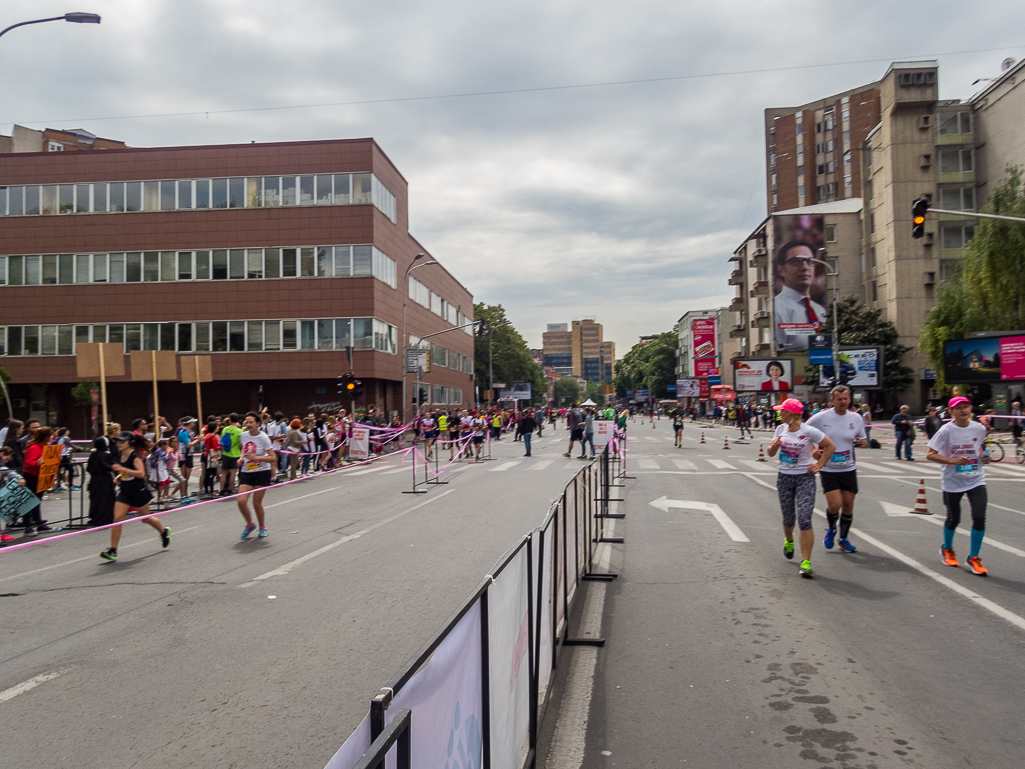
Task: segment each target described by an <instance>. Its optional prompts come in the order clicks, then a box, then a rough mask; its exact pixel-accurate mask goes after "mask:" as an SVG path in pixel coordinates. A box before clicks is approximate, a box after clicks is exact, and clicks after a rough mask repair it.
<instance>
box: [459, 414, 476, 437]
mask: <svg viewBox="0 0 1025 769" xmlns="http://www.w3.org/2000/svg"><path fill="white" fill-rule="evenodd" d="M459 424H460V425H462V428H463V435H469V434H470V433H472V432H473V417H463V418H462V419H460V420H459Z"/></svg>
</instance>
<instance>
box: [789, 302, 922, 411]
mask: <svg viewBox="0 0 1025 769" xmlns="http://www.w3.org/2000/svg"><path fill="white" fill-rule="evenodd" d="M882 314H883V310H882V308H881V307H867V306H864V305H862V306H859V305H858V300H857V299H855V298H854V297H853V296H849V297H847V298H846V299H841V300H840V302H839V304H838V305H837V315H838V321H839V325H840V344H841V345H843V346H852V347H853V346H856V345H882V347H883V390H884V391H885V392H888V393H889V392H892V393H898V392H900V391H902V390H906V389H907V388H909V387H911V385H912V384H914V381H915V377H914V373H915V372H914V371H912V370H911V369H910V368H908V367H907V366H905V365H904V363H903V362H902V361H903V359H904V353H906V352H907V351H908V350H910V349H911V348H910V347H908V346H906V345H903V344H900V343H898V341H897V339H898V337H899V335H898V333H897V327H896V326H894V325H893V323H891V322H890V321H888V320H882V317H881V316H882ZM822 333H823V334H832V333H833V313H832V308H830V313H829V321H828V322H827V323H826V324H825V325H824V327H823V328H822ZM818 368H819V367H818V366H813V367H811V368H809V370H808V372H807V373H806V376H809V375H810V376H812V378H813V381H815V382H818Z"/></svg>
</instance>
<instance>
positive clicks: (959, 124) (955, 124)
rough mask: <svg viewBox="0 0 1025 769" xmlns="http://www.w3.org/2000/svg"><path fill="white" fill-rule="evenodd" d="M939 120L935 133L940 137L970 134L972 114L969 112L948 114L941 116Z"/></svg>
mask: <svg viewBox="0 0 1025 769" xmlns="http://www.w3.org/2000/svg"><path fill="white" fill-rule="evenodd" d="M939 119H940V125H939V128H938V129H937V131H938V133H939V134H940V136H949V135H950V134H970V133H971V132H972V113H970V112H948V113H946V114H941V115H940V116H939Z"/></svg>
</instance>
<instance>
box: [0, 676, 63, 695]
mask: <svg viewBox="0 0 1025 769" xmlns="http://www.w3.org/2000/svg"><path fill="white" fill-rule="evenodd" d="M67 672H68V668H61V669H60V670H53V671H51V672H49V673H40V674H39V675H37V676H35V677H34V678H30V679H29V680H27V681H22V682H21V683H20V684H18V685H17V686H12V687H11V688H10V689H4V690H3V691H2V692H0V702H7V701H8V700H13V699H14V698H15V697H17V696H18V695H19V694H24V693H25V692H30V691H32V690H33V689H35V688H36V687H37V686H39V684H41V683H45V682H46V681H52V680H53V679H55V678H56V677H57V676H59V675H61V674H62V673H67Z"/></svg>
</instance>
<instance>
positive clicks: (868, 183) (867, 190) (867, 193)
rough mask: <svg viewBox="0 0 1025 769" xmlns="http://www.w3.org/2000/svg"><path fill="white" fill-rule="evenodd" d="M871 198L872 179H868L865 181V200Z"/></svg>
mask: <svg viewBox="0 0 1025 769" xmlns="http://www.w3.org/2000/svg"><path fill="white" fill-rule="evenodd" d="M871 199H872V180H871V179H869V180H867V181H866V182H865V200H871Z"/></svg>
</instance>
